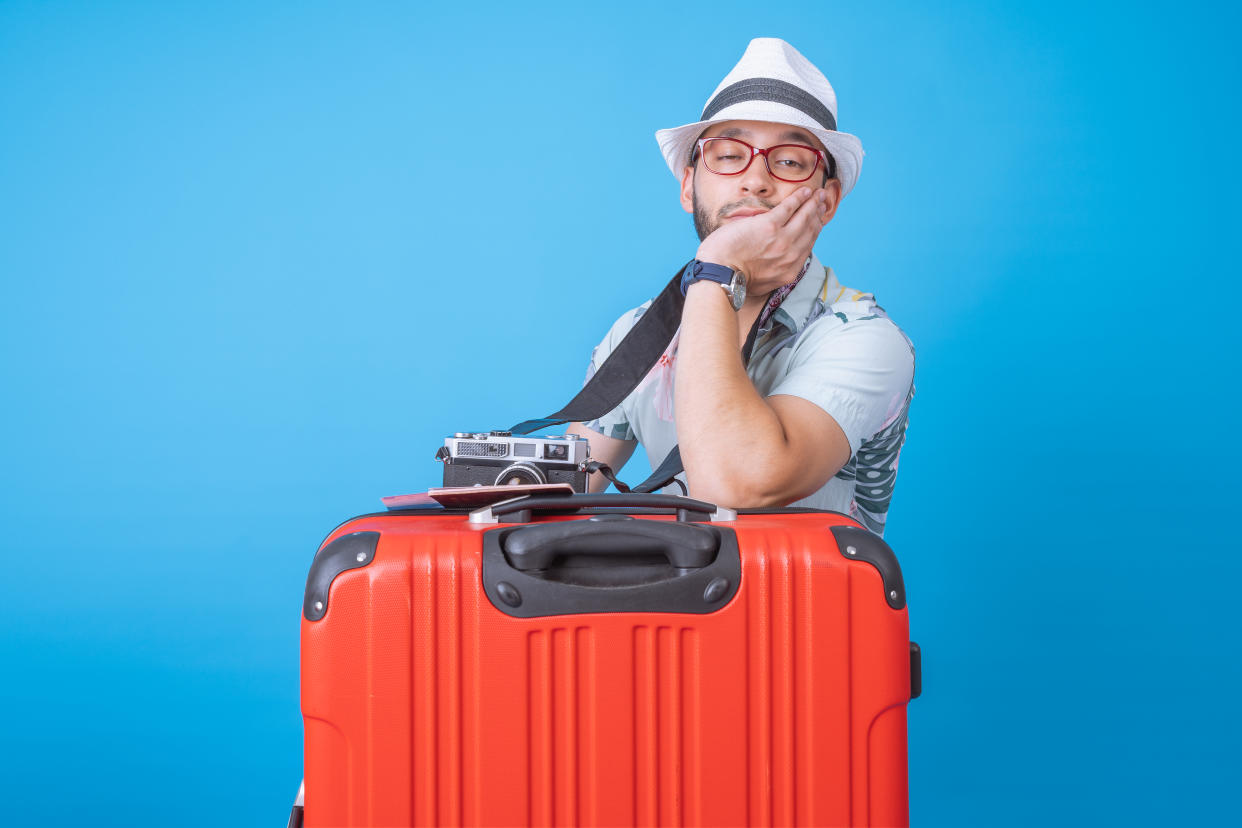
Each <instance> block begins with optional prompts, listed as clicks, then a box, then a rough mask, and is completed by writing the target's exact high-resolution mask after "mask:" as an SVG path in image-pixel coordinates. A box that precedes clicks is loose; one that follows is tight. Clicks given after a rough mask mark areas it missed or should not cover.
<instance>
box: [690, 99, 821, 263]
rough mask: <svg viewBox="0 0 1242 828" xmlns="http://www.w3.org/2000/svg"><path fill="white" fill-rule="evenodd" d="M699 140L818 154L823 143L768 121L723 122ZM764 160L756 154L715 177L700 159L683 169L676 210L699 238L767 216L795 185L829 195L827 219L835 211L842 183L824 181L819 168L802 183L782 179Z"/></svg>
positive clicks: (790, 127)
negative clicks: (740, 167) (738, 169)
mask: <svg viewBox="0 0 1242 828" xmlns="http://www.w3.org/2000/svg"><path fill="white" fill-rule="evenodd" d="M699 137H701V138H738V139H740V140H742V141H745V142H746V143H748V144H750V145H751V146H755V147H759V148H760V149H767V148H768V147H772V146H776V145H777V144H805V145H806V146H808V147H814V148H815V149H818V150H822V149H824V145H823V144H822V143H820V141H819V139H818V138H816V137H815V136H814V135H812V134H811V133H810V132H809V131H807V130H805V129H802V128H801V127H796V126H790V125H788V124H774V123H771V122H769V121H725V122H723V123H719V124H713V125H712V126H711V127H709V128H708V129H707V130H706V131H705V132H704V133H703V134H702V135H701V136H699ZM763 160H764V159H763V158H762V157H760V156H756V157H755V159H754V160H753V161H751V164H750V166H749V167H747V168H746V170H745V172H742V173H740V174H738V175H716V174H715V173H713V172H711V171H710V170H708V169H707V168H705V167H704V166H703V160H702V159H701V158H700V159H698V161H697V162H696V163H695V165H694V166H692V167H686V168H685V170H683V172H682V177H681V206H682V208H683V209H684V210H685V211H686V212H687V213H692V214H693V215H694V229H695V231H697V232H698V234H699V240H700V241H702V240H703V239H705V238H707V237H708V235H710V234H711V233H712V231H714V230H715V229H716V228H718V227H720V226H721V225H722V224H724V223H725V222H728V221H736V220H737V219H740V218H744V217H746V216H753V215H757V214H759V213H763V212H767V211H768V210H771V209H772V208H773V207H775V206H776V205H777V204H779V203H780V202H781V201H782V200H783V199H784V198H785V197H787V196H789V195H790V194H792V193H793V192H794V191H796V190H797V189H798V188H799V187H810V188H811V189H813V190H818V189H826V190H827V191H828V217H829V218H831V217H832V214H833V213H834V212H835V211H836V206H837V202H839V201H840V197H841V182H840V181H837V180H836V179H832V180H830V181H828V182H827V183H826V184H825V183H824V165H823V163H822V162H821V164H820V166H819V167H818V168H817V169H816V170H815V172H814V174H813V175H812V176H811V177H810V179H808V180H807V181H799V182H793V181H782V180H781V179H779V178H776V177H774V176H773V175H772V174H771V173H770V172H768V167H767V165H766V164H764V163H763Z"/></svg>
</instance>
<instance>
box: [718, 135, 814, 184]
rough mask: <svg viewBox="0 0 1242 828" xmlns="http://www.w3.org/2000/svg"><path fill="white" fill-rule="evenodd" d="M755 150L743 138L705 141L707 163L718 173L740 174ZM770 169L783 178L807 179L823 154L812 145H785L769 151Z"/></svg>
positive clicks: (788, 179) (784, 179)
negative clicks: (742, 140) (811, 147)
mask: <svg viewBox="0 0 1242 828" xmlns="http://www.w3.org/2000/svg"><path fill="white" fill-rule="evenodd" d="M753 157H754V153H753V152H752V151H751V148H750V147H749V146H747V145H746V144H743V143H742V142H741V141H734V140H733V139H732V138H712V139H711V140H710V141H706V142H704V144H703V163H704V164H706V165H707V169H709V170H711V171H712V172H714V173H716V174H717V175H736V174H738V173H740V172H741V171H742V170H744V169H746V167H747V166H749V164H750V163H751V160H752V158H753ZM765 160H766V161H767V163H768V172H770V173H772V175H773V177H775V178H779V179H780V180H782V181H806V180H807V179H808V178H810V177H811V174H812V173H814V172H815V165H816V162H818V161H819V154H818V153H816V152H815V150H813V149H810V148H809V147H800V146H797V145H795V144H782V145H780V146H776V147H772V148H770V149H769V150H767V154H766V156H765Z"/></svg>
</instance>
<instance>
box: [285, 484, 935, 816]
mask: <svg viewBox="0 0 1242 828" xmlns="http://www.w3.org/2000/svg"><path fill="white" fill-rule="evenodd" d="M916 656H917V647H915V646H913V645H911V643H910V640H909V632H908V620H907V612H906V609H905V588H904V585H903V583H902V579H901V572H900V569H899V568H898V565H897V561H896V558H895V556H894V555H893V553H892V551H891V550H890V549H889V548H888V546H887V545H886V544H885V543H884V541H883V540H881V539H880V538H878V537H877V536H875V535H873V534H871V533H870V532H868V531H867V530H866V529H863V528H861V527H860V526H859V525H858V524H857V523H856V522H854V521H853V520H851V519H850V518H848V517H846V516H844V515H840V514H836V513H829V512H816V511H810V510H799V509H772V510H750V511H745V510H744V511H743V512H742V513H741V514H733V513H731V512H729V511H728V510H724V509H717V508H716V507H714V506H711V505H710V504H705V503H701V502H699V501H693V500H689V499H686V498H680V497H671V496H666V495H573V496H569V497H565V496H562V497H527V498H518V499H516V500H513V501H508V502H506V503H503V504H497V505H496V506H492V507H488V508H484V509H480V510H478V511H476V512H474V513H471V514H469V515H468V514H467V513H466V512H464V511H452V510H445V509H441V508H438V507H436V508H425V509H409V510H402V511H396V512H389V513H383V514H376V515H366V516H362V517H359V518H355V519H353V520H351V521H348V522H347V523H345V524H343V525H341V526H340V527H338V528H337V529H336V530H335V531H333V532H332V534H331V535H329V537H328V538H327V539H326V540H325V542H324V544H323V545H322V546H321V547H320V549H319V551H318V553H317V554H316V556H315V560H314V563H313V565H312V567H311V572H310V575H309V577H308V580H307V591H306V598H305V604H304V607H303V620H302V711H303V714H304V721H305V801H304V807H305V810H304V814H303V817H304V820H305V825H306V826H308V828H317V827H318V826H397V825H578V824H584V825H743V824H749V825H904V824H907V822H908V817H907V813H908V807H907V781H906V778H907V773H906V704H907V702H908V701H909V700H910V698H911V696H912V688H914V690H913V694H914V695H917V692H918V690H917V684H918V664H917V659H916Z"/></svg>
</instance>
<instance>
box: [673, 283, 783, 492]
mask: <svg viewBox="0 0 1242 828" xmlns="http://www.w3.org/2000/svg"><path fill="white" fill-rule="evenodd" d="M739 336H740V335H739V326H738V316H737V314H736V313H735V312H734V311H733V308H732V307H731V306H730V304H729V301H728V298H727V297H726V296H725V293H724V291H722V290H721V289H720V287H719V286H718V285H716V284H714V283H712V282H697V283H695V284H693V285H691V286H690V288H689V290H687V292H686V304H685V309H684V310H683V312H682V321H681V334H680V338H679V340H678V346H677V372H676V380H675V389H674V390H675V394H676V405H677V440H678V443H679V445H680V446H681V458H682V462H683V464H684V465H685V468H686V477H687V479H688V480H689V484H690V493H691V494H692V495H693V496H695V497H700V498H703V499H705V500H710V501H713V502H720V503H722V504H723V505H726V506H734V507H739V506H758V505H766V504H768V503H769V502H771V500H770V499H771V497H772V481H773V480H774V479H775V475H774V472H776V471H777V468H778V467H779V465H780V462H781V459H782V452H783V450H784V448H785V434H784V431H783V429H782V426H781V422H780V419H779V418H778V417H777V415H776V412H775V411H773V410H772V408H771V407H770V406H769V405H768V404H767V402H765V401H764V399H763V397H761V396H760V395H759V392H758V391H756V390H755V386H754V384H753V383H751V381H750V377H748V376H747V375H746V370H745V368H744V367H743V365H742V358H741V348H740V347H739V344H738V343H739Z"/></svg>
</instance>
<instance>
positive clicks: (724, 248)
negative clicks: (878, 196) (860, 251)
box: [698, 187, 828, 296]
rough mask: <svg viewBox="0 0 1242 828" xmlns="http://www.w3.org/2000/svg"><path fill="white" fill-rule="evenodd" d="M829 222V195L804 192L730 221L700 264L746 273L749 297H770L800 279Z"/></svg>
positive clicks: (709, 242) (707, 244) (707, 245)
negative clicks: (818, 239)
mask: <svg viewBox="0 0 1242 828" xmlns="http://www.w3.org/2000/svg"><path fill="white" fill-rule="evenodd" d="M827 220H828V202H827V193H825V191H824V190H813V189H811V188H810V187H799V188H798V189H796V190H794V191H793V192H792V193H790V194H789V195H788V196H786V197H785V198H784V199H783V200H782V201H781V202H780V203H779V204H777V205H776V207H775V208H774V209H773V210H771V211H769V212H767V213H764V214H762V215H758V216H749V217H746V218H740V219H734V220H732V221H726V222H725V224H723V225H721V226H720V227H719V228H717V229H716V231H715V232H713V233H712V234H711V235H709V236H708V237H707V238H706V239H704V240H703V243H702V244H700V245H699V252H698V258H699V259H702V260H703V261H710V262H717V263H719V264H724V265H728V266H730V267H732V268H734V269H735V270H741V271H742V272H743V273H745V274H746V278H747V280H748V285H747V287H748V292H749V293H750V294H751V295H752V296H765V295H767V293H769V292H771V291H772V290H775V289H776V288H778V287H780V286H781V285H783V284H787V283H788V282H789V281H790V280H792V279H794V278H795V277H796V276H797V275H798V272H799V270H801V268H802V265H803V263H804V262H805V261H806V258H807V257H808V256H810V255H811V248H813V247H814V246H815V240H816V238H817V237H818V236H819V232H820V231H821V230H822V229H823V228H824V225H825V224H826V223H827Z"/></svg>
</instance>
